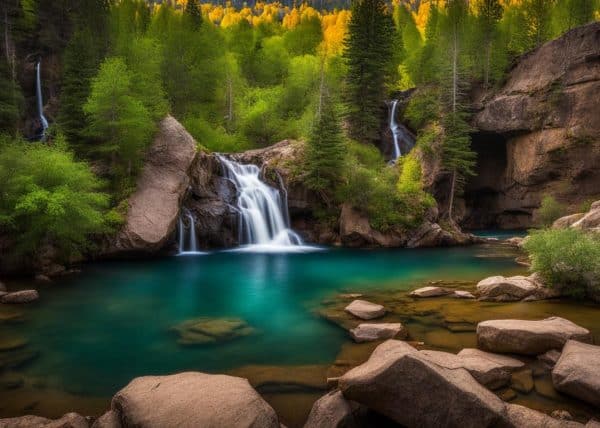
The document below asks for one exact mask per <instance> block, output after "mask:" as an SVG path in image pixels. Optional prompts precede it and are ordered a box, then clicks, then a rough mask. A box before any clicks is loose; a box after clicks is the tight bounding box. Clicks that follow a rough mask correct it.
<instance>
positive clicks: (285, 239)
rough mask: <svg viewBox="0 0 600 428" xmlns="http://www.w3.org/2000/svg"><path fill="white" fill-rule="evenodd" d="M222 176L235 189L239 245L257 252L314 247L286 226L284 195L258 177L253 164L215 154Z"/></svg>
mask: <svg viewBox="0 0 600 428" xmlns="http://www.w3.org/2000/svg"><path fill="white" fill-rule="evenodd" d="M219 160H220V161H221V164H222V165H223V169H224V173H225V177H226V178H228V179H230V180H231V181H232V182H233V183H234V184H235V186H236V188H237V190H238V199H237V209H238V212H239V217H238V221H239V224H238V228H239V239H240V244H242V245H245V248H246V249H254V250H258V251H290V250H291V251H294V250H306V249H311V248H312V249H314V247H306V246H304V245H303V242H302V239H301V238H300V236H298V234H297V233H296V232H294V231H293V230H292V229H290V224H289V219H288V213H287V198H282V196H281V193H280V192H279V190H277V189H275V188H273V187H271V186H268V185H267V184H266V183H264V182H263V181H262V180H261V179H260V169H259V168H258V167H257V166H256V165H242V164H240V163H237V162H234V161H232V160H230V159H227V158H225V157H223V156H219Z"/></svg>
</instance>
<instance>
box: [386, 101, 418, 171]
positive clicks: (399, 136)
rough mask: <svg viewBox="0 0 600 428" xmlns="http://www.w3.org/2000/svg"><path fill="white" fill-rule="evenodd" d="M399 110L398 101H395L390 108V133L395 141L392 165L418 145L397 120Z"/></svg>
mask: <svg viewBox="0 0 600 428" xmlns="http://www.w3.org/2000/svg"><path fill="white" fill-rule="evenodd" d="M397 109H398V100H393V101H392V102H391V107H390V131H392V137H393V140H394V146H393V152H392V159H391V163H395V162H396V161H397V160H398V158H400V156H402V148H404V153H405V154H406V153H408V152H409V151H410V150H411V149H412V148H413V147H414V146H415V144H416V141H415V138H414V136H413V135H412V134H411V132H410V131H409V130H408V129H407V128H406V126H404V125H403V124H402V123H399V122H398V120H397V119H396V117H397V113H396V111H397Z"/></svg>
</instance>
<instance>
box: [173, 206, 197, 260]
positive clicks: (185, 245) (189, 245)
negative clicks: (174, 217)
mask: <svg viewBox="0 0 600 428" xmlns="http://www.w3.org/2000/svg"><path fill="white" fill-rule="evenodd" d="M186 221H187V224H186ZM188 231H189V233H188ZM177 235H178V239H179V245H178V250H179V255H186V254H204V253H201V252H199V251H198V239H197V238H196V218H195V217H194V215H193V214H192V213H191V211H190V210H188V209H187V208H182V210H181V213H180V214H179V221H178V223H177Z"/></svg>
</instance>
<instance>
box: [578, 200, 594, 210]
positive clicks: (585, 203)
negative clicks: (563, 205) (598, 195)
mask: <svg viewBox="0 0 600 428" xmlns="http://www.w3.org/2000/svg"><path fill="white" fill-rule="evenodd" d="M593 203H594V199H586V200H585V201H583V202H582V203H581V204H579V207H578V208H577V212H578V213H587V212H588V211H589V210H591V209H592V204H593Z"/></svg>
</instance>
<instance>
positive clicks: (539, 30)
mask: <svg viewBox="0 0 600 428" xmlns="http://www.w3.org/2000/svg"><path fill="white" fill-rule="evenodd" d="M554 3H555V0H524V1H523V4H522V8H523V9H522V10H523V14H524V18H525V22H526V23H527V48H528V49H534V48H536V47H538V46H540V45H541V44H542V43H544V42H546V41H547V40H549V39H550V37H551V12H552V8H553V6H554Z"/></svg>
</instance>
